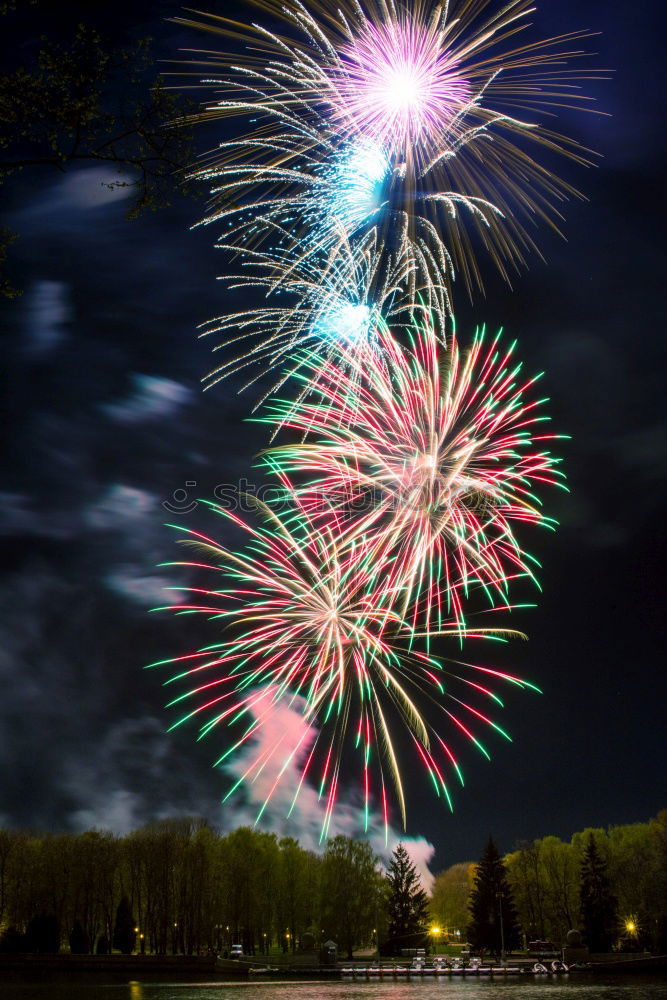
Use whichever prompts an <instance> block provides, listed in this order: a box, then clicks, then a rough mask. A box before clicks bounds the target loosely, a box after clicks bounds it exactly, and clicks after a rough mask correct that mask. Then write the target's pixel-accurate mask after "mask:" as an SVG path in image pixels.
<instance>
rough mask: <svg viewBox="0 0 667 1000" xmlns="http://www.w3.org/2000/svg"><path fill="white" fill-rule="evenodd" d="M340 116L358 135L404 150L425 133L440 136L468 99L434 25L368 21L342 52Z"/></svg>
mask: <svg viewBox="0 0 667 1000" xmlns="http://www.w3.org/2000/svg"><path fill="white" fill-rule="evenodd" d="M335 86H336V89H337V90H338V93H339V95H340V98H341V102H340V107H339V109H337V110H338V113H339V114H340V115H341V116H343V117H346V118H349V119H350V120H351V121H352V123H353V124H354V125H355V126H356V128H357V129H358V130H359V132H360V133H362V134H364V135H369V136H371V137H372V138H373V139H374V140H375V141H378V142H382V143H384V144H387V145H388V146H389V147H392V148H398V150H401V151H402V150H404V149H406V148H407V147H409V146H410V145H411V144H412V143H414V142H415V141H416V140H418V139H419V137H420V136H421V135H423V134H424V133H429V134H442V132H443V131H446V130H447V127H448V125H449V123H451V122H452V121H453V120H454V118H455V117H456V115H457V114H459V113H460V112H461V110H462V109H463V108H464V107H465V106H466V104H468V102H469V101H470V97H471V89H470V85H469V83H468V82H467V81H466V80H465V79H464V78H463V77H462V76H461V75H460V73H459V60H458V59H457V58H456V57H455V56H454V55H453V54H452V53H451V51H448V49H447V47H446V46H445V45H444V39H443V32H442V30H441V29H440V28H439V27H438V25H437V24H433V23H431V24H430V25H427V24H425V23H423V22H422V23H418V22H411V21H409V20H408V19H407V17H405V16H403V17H402V18H401V20H392V21H388V22H387V23H385V24H373V23H372V22H370V21H367V22H366V24H365V26H364V28H363V30H362V32H361V33H360V34H359V35H358V36H357V37H355V38H353V39H352V40H351V41H350V42H348V44H346V45H345V46H344V47H343V48H342V49H341V70H340V73H339V74H338V78H337V80H335Z"/></svg>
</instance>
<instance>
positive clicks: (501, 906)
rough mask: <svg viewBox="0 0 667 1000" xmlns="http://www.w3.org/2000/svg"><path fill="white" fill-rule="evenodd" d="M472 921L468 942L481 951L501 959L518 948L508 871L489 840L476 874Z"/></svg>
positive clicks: (471, 899)
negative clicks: (502, 955) (504, 952)
mask: <svg viewBox="0 0 667 1000" xmlns="http://www.w3.org/2000/svg"><path fill="white" fill-rule="evenodd" d="M470 916H471V921H470V924H469V926H468V940H469V941H470V943H471V944H472V945H473V947H475V948H477V949H478V950H484V951H490V952H491V953H492V954H494V955H496V956H499V955H500V953H501V951H502V949H503V944H504V946H505V951H511V949H512V948H516V947H518V945H519V941H520V935H519V925H518V923H517V916H516V909H515V906H514V899H513V897H512V890H511V888H510V884H509V881H508V878H507V870H506V868H505V865H504V863H503V859H502V858H501V857H500V854H499V853H498V849H497V847H496V845H495V844H494V842H493V839H492V838H491V837H489V840H488V843H487V845H486V847H485V849H484V853H483V854H482V856H481V858H480V860H479V863H478V865H477V870H476V872H475V882H474V886H473V890H472V895H471V897H470Z"/></svg>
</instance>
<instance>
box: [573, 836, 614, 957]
mask: <svg viewBox="0 0 667 1000" xmlns="http://www.w3.org/2000/svg"><path fill="white" fill-rule="evenodd" d="M579 891H580V898H581V920H582V924H583V931H584V937H585V939H586V944H587V945H588V947H589V948H590V950H591V951H609V950H610V948H611V945H612V942H613V940H614V938H615V936H616V930H617V922H618V921H617V914H616V909H617V902H616V897H615V896H614V894H613V892H612V891H611V883H610V880H609V876H608V875H607V863H606V861H605V860H604V858H603V857H602V855H601V854H600V852H599V851H598V848H597V844H596V843H595V837H594V836H593V834H592V833H591V834H589V836H588V843H587V844H586V848H585V850H584V854H583V858H582V860H581V883H580V890H579Z"/></svg>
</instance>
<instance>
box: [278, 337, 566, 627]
mask: <svg viewBox="0 0 667 1000" xmlns="http://www.w3.org/2000/svg"><path fill="white" fill-rule="evenodd" d="M376 337H377V341H378V344H377V347H376V348H375V349H374V355H373V356H371V354H370V353H369V351H368V350H364V349H363V347H359V346H358V345H354V346H353V347H352V346H350V345H348V344H346V343H341V344H339V348H338V350H339V354H340V357H339V358H331V359H330V360H329V361H328V362H327V363H326V364H322V363H321V360H320V358H319V357H315V358H313V359H311V361H310V364H308V363H307V362H306V361H304V364H303V366H302V369H301V373H300V376H299V377H300V378H301V379H303V381H304V383H305V384H306V385H307V386H308V395H307V396H304V395H303V394H302V395H301V396H300V397H299V398H298V399H297V400H296V401H287V400H286V401H282V402H281V401H273V402H271V403H270V404H269V405H268V407H267V416H265V417H263V418H261V419H263V420H265V421H267V422H268V423H270V424H272V425H275V424H276V422H277V423H279V424H280V425H281V426H282V427H285V428H290V429H292V430H296V431H297V432H298V433H299V435H300V437H301V440H300V441H299V443H296V444H290V443H288V444H281V445H277V446H275V447H273V448H271V449H270V450H269V451H267V452H266V453H265V460H266V461H267V463H268V464H269V466H270V468H272V470H273V471H275V472H276V473H277V474H278V476H279V477H280V476H282V475H288V476H291V477H293V476H294V475H295V474H297V475H298V479H297V484H299V483H301V484H303V485H297V487H296V488H297V490H298V492H299V495H300V502H301V504H302V505H303V506H304V507H306V509H308V510H311V511H313V512H314V515H315V516H317V512H318V510H319V514H320V516H321V517H322V518H323V520H324V521H326V520H327V519H328V518H329V517H330V509H331V508H332V507H337V509H338V512H339V513H340V514H345V515H346V516H347V521H345V520H344V521H343V523H342V530H343V532H344V534H345V536H346V537H347V538H354V539H355V540H356V541H357V543H358V544H359V543H361V542H362V541H363V544H365V545H366V546H367V548H368V550H369V557H370V558H372V559H374V560H375V559H376V560H378V562H379V564H380V565H383V566H385V567H387V573H389V574H390V577H391V580H392V588H393V591H394V593H396V594H398V593H401V592H402V594H403V597H402V598H401V602H400V606H401V607H402V609H403V610H402V614H407V613H408V612H407V608H408V605H410V606H411V607H412V612H411V619H412V623H413V627H414V628H415V630H416V629H417V628H418V626H419V623H420V622H421V628H423V629H426V630H429V629H430V628H437V627H438V623H439V622H440V621H441V620H442V618H443V616H445V617H447V618H450V617H452V616H453V618H454V620H455V621H456V622H458V623H459V625H460V626H461V627H462V628H465V623H466V615H465V607H464V600H465V599H466V598H469V596H470V593H471V591H472V590H473V589H475V587H477V588H481V589H482V590H484V591H485V592H486V594H487V597H488V598H489V599H490V600H491V601H492V602H493V603H494V604H495V605H498V604H499V603H500V604H501V605H502V604H507V601H508V589H509V583H510V581H511V580H513V579H516V578H517V577H526V576H527V577H530V578H532V579H535V574H534V569H535V566H536V561H535V560H534V559H533V558H532V557H531V556H529V555H528V554H527V553H526V552H525V551H524V550H523V549H522V547H521V545H520V543H519V541H518V539H517V538H516V534H515V531H514V527H513V525H517V526H521V525H523V524H540V525H543V526H546V527H553V526H554V525H555V522H554V521H553V520H552V519H551V518H549V517H548V516H546V515H545V514H544V513H543V512H542V510H541V506H540V501H539V499H538V497H537V496H536V495H535V492H534V491H535V488H536V487H540V486H543V485H556V484H557V485H560V486H564V484H563V482H562V480H563V478H564V477H563V474H562V472H560V471H559V469H558V468H557V466H558V464H559V460H558V459H557V458H555V457H554V456H553V455H552V454H551V453H550V452H549V451H547V450H544V445H545V444H546V443H547V442H550V441H553V440H556V439H557V438H558V437H559V435H555V434H548V433H543V432H542V430H541V429H542V426H543V423H544V422H545V421H546V420H548V418H547V417H546V416H545V415H543V414H542V413H541V412H540V406H541V404H542V403H544V402H545V400H543V399H539V398H533V392H534V389H535V385H536V382H537V378H528V379H526V378H524V377H523V376H522V374H521V367H522V366H521V364H520V363H518V362H516V361H515V359H514V357H513V351H514V346H515V345H514V344H508V345H505V346H503V344H502V340H501V336H500V333H499V334H497V335H496V336H495V337H493V338H488V339H487V338H486V336H485V333H484V331H483V330H482V331H481V332H478V333H477V334H476V336H475V338H474V340H473V343H472V346H471V348H470V350H469V351H468V352H467V353H462V352H461V350H460V348H459V345H458V341H457V339H456V337H454V336H452V337H451V338H450V341H449V344H448V346H447V348H446V349H445V350H443V349H442V348H441V347H440V345H439V344H438V341H437V339H436V338H435V337H434V336H433V334H432V331H431V330H430V328H429V327H428V326H424V324H421V325H416V327H415V329H414V331H413V336H412V341H411V345H410V347H409V348H407V347H405V348H404V347H402V346H401V345H399V344H398V343H397V342H396V340H395V339H394V338H393V337H392V336H391V334H390V333H389V331H388V330H387V329H386V328H382V327H380V328H378V330H377V331H376ZM288 483H289V486H288V488H291V487H292V483H291V481H288ZM323 501H324V503H323Z"/></svg>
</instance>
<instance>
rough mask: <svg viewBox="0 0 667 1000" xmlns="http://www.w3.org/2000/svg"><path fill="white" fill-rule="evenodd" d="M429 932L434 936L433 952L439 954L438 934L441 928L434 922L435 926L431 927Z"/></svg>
mask: <svg viewBox="0 0 667 1000" xmlns="http://www.w3.org/2000/svg"><path fill="white" fill-rule="evenodd" d="M429 934H430V935H431V937H432V938H433V953H434V954H435V955H437V954H438V936H439V934H440V928H439V927H438V926H437V925H436V924H434V925H433V927H431V929H430V930H429Z"/></svg>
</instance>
